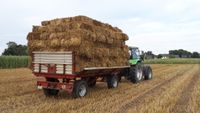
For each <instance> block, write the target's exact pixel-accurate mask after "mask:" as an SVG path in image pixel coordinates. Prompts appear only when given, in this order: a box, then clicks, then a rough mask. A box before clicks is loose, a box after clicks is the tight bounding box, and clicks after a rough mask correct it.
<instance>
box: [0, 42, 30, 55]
mask: <svg viewBox="0 0 200 113" xmlns="http://www.w3.org/2000/svg"><path fill="white" fill-rule="evenodd" d="M7 45H8V48H7V49H5V50H4V52H3V53H2V55H16V56H22V55H28V52H27V46H26V45H21V44H19V45H18V44H17V43H15V42H8V43H7Z"/></svg>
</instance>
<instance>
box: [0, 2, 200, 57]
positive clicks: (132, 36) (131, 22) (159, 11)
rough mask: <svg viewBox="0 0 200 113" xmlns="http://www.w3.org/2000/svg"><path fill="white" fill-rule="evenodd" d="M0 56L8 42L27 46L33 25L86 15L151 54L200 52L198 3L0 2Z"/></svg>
mask: <svg viewBox="0 0 200 113" xmlns="http://www.w3.org/2000/svg"><path fill="white" fill-rule="evenodd" d="M0 3H1V8H0V15H1V17H0V53H2V52H3V50H4V49H5V48H6V47H7V45H6V43H7V42H8V41H15V42H17V43H19V44H26V43H27V40H26V36H27V34H28V32H30V31H31V30H32V25H40V22H41V21H43V20H50V19H54V18H61V17H71V16H76V15H85V16H89V17H91V18H94V19H97V20H100V21H102V22H105V23H109V24H111V25H113V26H117V27H119V28H120V29H122V30H123V32H125V33H126V34H127V35H128V36H129V41H127V44H128V45H131V46H138V47H140V49H141V50H144V51H147V50H151V51H153V53H155V54H158V53H168V50H171V49H181V48H182V49H186V50H189V51H198V52H200V0H71V1H70V0H0Z"/></svg>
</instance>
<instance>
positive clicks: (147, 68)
mask: <svg viewBox="0 0 200 113" xmlns="http://www.w3.org/2000/svg"><path fill="white" fill-rule="evenodd" d="M143 73H144V79H145V80H150V79H152V78H153V72H152V69H151V67H150V66H145V67H144V69H143Z"/></svg>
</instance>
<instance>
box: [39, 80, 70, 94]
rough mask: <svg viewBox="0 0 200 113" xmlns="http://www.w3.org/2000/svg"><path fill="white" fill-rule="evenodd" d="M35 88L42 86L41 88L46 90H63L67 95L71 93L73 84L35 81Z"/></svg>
mask: <svg viewBox="0 0 200 113" xmlns="http://www.w3.org/2000/svg"><path fill="white" fill-rule="evenodd" d="M37 86H42V88H47V89H57V90H65V91H67V92H68V93H71V92H72V91H73V83H59V82H47V81H37Z"/></svg>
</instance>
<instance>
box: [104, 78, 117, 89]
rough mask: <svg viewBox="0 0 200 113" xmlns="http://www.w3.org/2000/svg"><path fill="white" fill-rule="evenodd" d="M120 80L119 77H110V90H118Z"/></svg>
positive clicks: (108, 80)
mask: <svg viewBox="0 0 200 113" xmlns="http://www.w3.org/2000/svg"><path fill="white" fill-rule="evenodd" d="M118 83H119V79H118V76H117V75H108V76H107V85H108V88H109V89H111V88H116V87H117V86H118Z"/></svg>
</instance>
